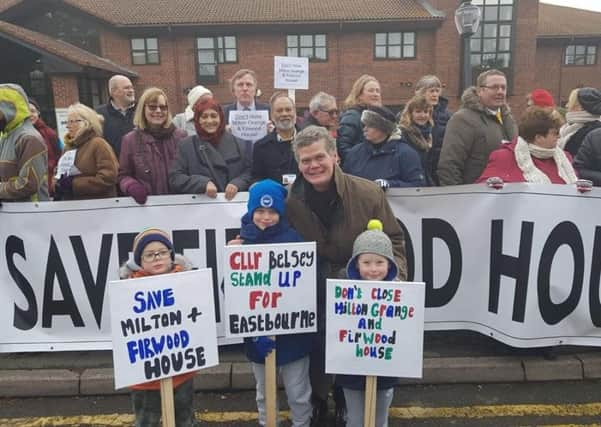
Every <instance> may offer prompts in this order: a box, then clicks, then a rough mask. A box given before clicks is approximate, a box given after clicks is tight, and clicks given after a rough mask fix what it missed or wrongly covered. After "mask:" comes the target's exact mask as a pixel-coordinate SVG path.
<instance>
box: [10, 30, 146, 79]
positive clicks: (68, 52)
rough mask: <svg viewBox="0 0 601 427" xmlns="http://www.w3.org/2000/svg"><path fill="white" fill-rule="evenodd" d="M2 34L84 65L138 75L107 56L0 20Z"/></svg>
mask: <svg viewBox="0 0 601 427" xmlns="http://www.w3.org/2000/svg"><path fill="white" fill-rule="evenodd" d="M0 34H5V35H6V36H9V37H12V38H13V39H16V40H19V41H21V42H23V43H25V44H27V45H29V46H34V47H37V48H38V49H40V50H43V51H45V52H47V53H49V54H52V55H54V56H57V57H59V58H63V59H66V60H67V61H70V62H73V63H75V64H78V65H81V66H84V67H92V68H98V69H100V70H105V71H109V72H111V73H119V74H126V75H129V76H137V73H136V72H135V71H132V70H130V69H127V68H125V67H122V66H121V65H118V64H116V63H114V62H112V61H110V60H108V59H106V58H102V57H100V56H97V55H94V54H93V53H90V52H88V51H87V50H84V49H81V48H79V47H77V46H73V45H72V44H69V43H67V42H64V41H62V40H57V39H54V38H52V37H49V36H47V35H45V34H42V33H38V32H36V31H32V30H28V29H27V28H23V27H19V26H17V25H13V24H10V23H8V22H5V21H0Z"/></svg>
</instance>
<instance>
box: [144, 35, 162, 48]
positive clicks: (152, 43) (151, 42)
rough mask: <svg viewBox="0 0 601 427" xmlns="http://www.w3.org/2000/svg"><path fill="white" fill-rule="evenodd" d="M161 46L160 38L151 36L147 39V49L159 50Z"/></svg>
mask: <svg viewBox="0 0 601 427" xmlns="http://www.w3.org/2000/svg"><path fill="white" fill-rule="evenodd" d="M158 48H159V44H158V39H156V38H154V37H153V38H149V39H146V49H148V50H157V49H158Z"/></svg>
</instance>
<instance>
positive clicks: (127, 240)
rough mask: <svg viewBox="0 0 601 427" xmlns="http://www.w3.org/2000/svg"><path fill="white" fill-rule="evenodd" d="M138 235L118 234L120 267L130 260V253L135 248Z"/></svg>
mask: <svg viewBox="0 0 601 427" xmlns="http://www.w3.org/2000/svg"><path fill="white" fill-rule="evenodd" d="M137 235H138V233H119V234H117V248H118V251H119V265H120V266H121V265H123V263H124V262H125V261H127V260H128V259H129V253H130V252H131V249H132V248H133V246H134V239H135V238H136V236H137Z"/></svg>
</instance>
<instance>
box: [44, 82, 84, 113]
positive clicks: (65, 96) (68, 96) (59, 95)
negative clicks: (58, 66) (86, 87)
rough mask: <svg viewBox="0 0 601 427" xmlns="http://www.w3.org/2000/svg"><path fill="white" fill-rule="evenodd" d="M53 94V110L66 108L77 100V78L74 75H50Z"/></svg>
mask: <svg viewBox="0 0 601 427" xmlns="http://www.w3.org/2000/svg"><path fill="white" fill-rule="evenodd" d="M50 84H51V85H52V92H53V93H54V108H66V107H68V106H69V105H71V104H74V103H76V102H77V101H78V100H79V90H78V85H77V77H76V76H74V75H61V74H59V75H52V76H51V77H50Z"/></svg>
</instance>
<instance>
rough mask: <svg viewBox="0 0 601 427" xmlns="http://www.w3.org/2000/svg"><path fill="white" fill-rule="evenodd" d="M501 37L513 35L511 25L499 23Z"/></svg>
mask: <svg viewBox="0 0 601 427" xmlns="http://www.w3.org/2000/svg"><path fill="white" fill-rule="evenodd" d="M499 37H511V25H499Z"/></svg>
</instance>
